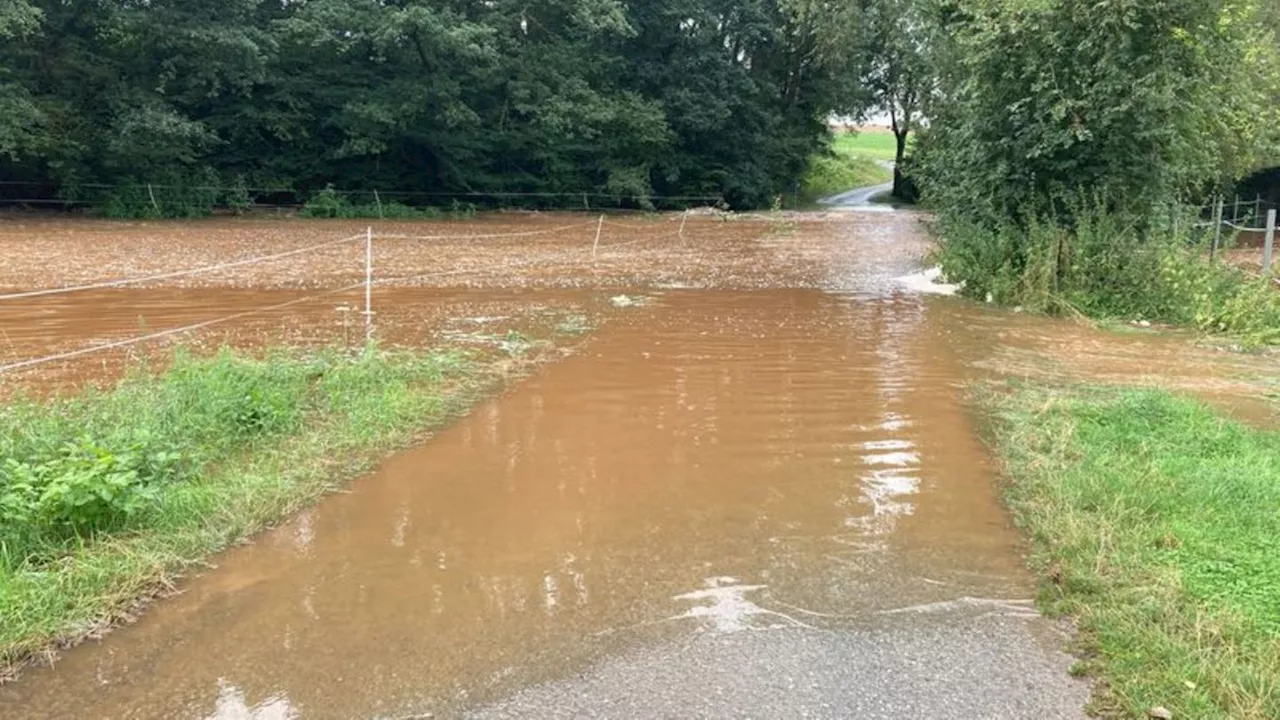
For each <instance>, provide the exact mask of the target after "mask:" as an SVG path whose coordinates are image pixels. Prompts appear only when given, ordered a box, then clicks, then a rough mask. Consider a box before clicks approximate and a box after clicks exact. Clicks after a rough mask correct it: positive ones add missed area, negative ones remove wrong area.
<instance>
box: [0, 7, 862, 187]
mask: <svg viewBox="0 0 1280 720" xmlns="http://www.w3.org/2000/svg"><path fill="white" fill-rule="evenodd" d="M856 23H857V20H856V8H854V7H853V6H852V5H851V4H850V3H842V2H838V1H835V0H646V1H645V2H636V3H624V2H621V0H539V1H537V2H528V0H520V1H519V2H516V1H515V0H219V2H208V1H207V0H148V1H145V2H143V1H140V0H0V179H3V180H6V181H10V182H13V181H24V182H31V183H38V184H39V185H38V186H28V187H27V189H25V190H22V191H14V190H13V189H12V186H9V188H8V189H5V190H0V192H4V193H7V194H8V195H9V197H14V194H13V193H14V192H20V193H21V194H27V195H29V194H31V193H32V192H43V193H45V194H47V195H51V196H62V197H76V196H78V195H83V194H84V193H85V192H86V190H85V188H87V187H91V186H92V185H93V184H94V183H130V182H133V183H157V184H164V183H169V184H188V185H231V184H239V185H243V186H245V187H289V188H301V189H304V190H306V189H311V190H314V189H318V188H322V187H324V186H325V185H328V184H333V185H335V186H337V187H339V188H344V189H361V188H382V189H383V190H389V189H391V190H414V191H421V192H431V193H441V194H443V195H448V194H452V193H468V192H474V193H492V192H508V193H566V194H578V193H582V192H599V193H606V194H612V195H616V196H619V197H626V198H631V199H632V200H634V201H636V202H639V203H644V202H645V201H646V198H649V197H650V196H654V195H677V196H678V195H709V196H719V197H723V198H724V199H725V200H726V201H727V202H729V203H731V204H734V205H738V206H748V205H761V204H767V203H769V202H770V201H771V200H772V198H773V196H774V195H776V194H778V193H784V192H788V191H790V190H791V188H792V187H793V186H794V183H795V182H796V181H797V180H798V178H799V176H800V175H801V174H802V172H803V170H804V167H805V163H806V161H807V158H808V157H809V156H810V155H811V154H812V153H813V152H814V151H815V150H817V149H818V148H819V147H820V146H821V144H822V143H823V141H824V136H825V133H826V129H825V124H824V119H825V117H826V116H827V115H828V114H829V113H830V112H833V111H845V112H848V111H853V112H856V111H858V110H859V109H860V108H859V107H857V104H858V103H860V102H861V101H862V100H861V99H862V98H863V97H864V96H863V95H862V94H861V93H860V92H858V88H857V83H858V72H857V70H856V67H855V66H856V64H857V62H858V60H857V57H856V52H855V51H856V47H855V46H854V45H853V44H850V43H849V42H847V40H848V37H849V32H850V28H852V27H854V26H856ZM33 188H34V189H33ZM573 201H574V202H577V200H576V198H575V199H574V200H573Z"/></svg>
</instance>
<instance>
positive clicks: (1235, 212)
mask: <svg viewBox="0 0 1280 720" xmlns="http://www.w3.org/2000/svg"><path fill="white" fill-rule="evenodd" d="M1277 211H1280V207H1277V203H1274V202H1271V201H1268V200H1263V199H1262V198H1261V197H1260V196H1259V197H1257V198H1255V199H1254V200H1250V201H1242V200H1240V199H1239V198H1236V199H1235V200H1234V201H1233V202H1230V203H1228V202H1227V201H1226V199H1225V198H1218V199H1217V200H1216V201H1214V202H1212V203H1209V204H1207V205H1200V206H1194V207H1193V208H1191V214H1192V216H1193V217H1196V218H1197V220H1196V221H1194V222H1193V223H1192V227H1193V228H1199V229H1202V230H1204V231H1205V233H1206V234H1207V235H1210V236H1211V237H1212V241H1211V243H1210V250H1209V260H1210V262H1213V261H1215V260H1216V259H1217V255H1218V253H1219V252H1220V251H1221V250H1222V249H1223V247H1224V242H1223V241H1224V237H1223V235H1224V231H1226V230H1229V231H1232V232H1233V233H1234V235H1235V238H1234V239H1238V238H1239V236H1240V235H1242V234H1246V233H1248V234H1260V235H1261V238H1262V272H1263V273H1268V272H1271V269H1272V264H1273V262H1272V261H1273V255H1274V253H1275V239H1276V215H1277ZM1206 214H1209V218H1208V219H1204V216H1205V215H1206ZM1174 225H1175V230H1176V226H1177V213H1176V212H1175V219H1174Z"/></svg>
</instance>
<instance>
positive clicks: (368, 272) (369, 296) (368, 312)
mask: <svg viewBox="0 0 1280 720" xmlns="http://www.w3.org/2000/svg"><path fill="white" fill-rule="evenodd" d="M370 340H373V228H372V227H370V228H369V229H367V230H365V235H364V341H365V344H368V343H369V341H370Z"/></svg>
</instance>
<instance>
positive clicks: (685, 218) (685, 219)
mask: <svg viewBox="0 0 1280 720" xmlns="http://www.w3.org/2000/svg"><path fill="white" fill-rule="evenodd" d="M688 220H689V209H688V208H685V211H684V215H682V216H681V217H680V239H681V240H683V239H684V224H685V223H686V222H688Z"/></svg>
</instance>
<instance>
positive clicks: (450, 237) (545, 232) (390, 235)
mask: <svg viewBox="0 0 1280 720" xmlns="http://www.w3.org/2000/svg"><path fill="white" fill-rule="evenodd" d="M595 224H596V221H595V220H592V221H590V222H585V223H574V224H572V225H561V226H560V227H553V228H547V229H545V230H528V231H525V232H516V233H491V234H477V235H400V234H396V233H374V236H373V238H374V239H375V240H381V239H386V240H493V239H497V238H518V237H533V236H535V235H550V234H552V233H558V232H564V231H565V230H573V229H575V228H580V227H586V226H588V225H595ZM361 237H364V236H363V235H362V236H361Z"/></svg>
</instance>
